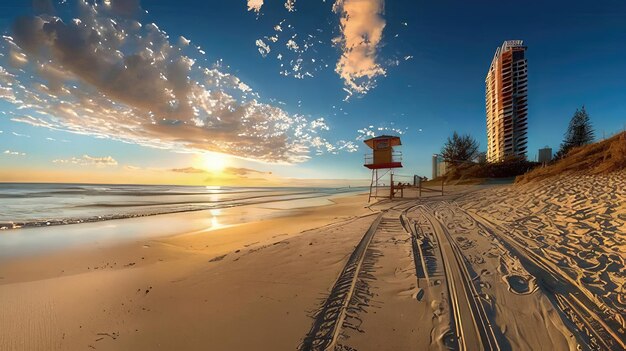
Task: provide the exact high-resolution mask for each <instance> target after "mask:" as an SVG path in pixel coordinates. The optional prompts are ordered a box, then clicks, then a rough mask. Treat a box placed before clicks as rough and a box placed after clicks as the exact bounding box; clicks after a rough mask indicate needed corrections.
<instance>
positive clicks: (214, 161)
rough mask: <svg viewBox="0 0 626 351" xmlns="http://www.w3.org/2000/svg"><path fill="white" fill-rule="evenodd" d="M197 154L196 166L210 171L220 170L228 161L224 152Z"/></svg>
mask: <svg viewBox="0 0 626 351" xmlns="http://www.w3.org/2000/svg"><path fill="white" fill-rule="evenodd" d="M198 156H199V157H198V161H197V162H198V167H199V168H202V169H204V170H207V171H210V172H221V171H222V170H223V169H224V168H226V166H227V163H228V162H227V156H226V155H224V154H218V153H214V152H207V153H205V154H201V155H198Z"/></svg>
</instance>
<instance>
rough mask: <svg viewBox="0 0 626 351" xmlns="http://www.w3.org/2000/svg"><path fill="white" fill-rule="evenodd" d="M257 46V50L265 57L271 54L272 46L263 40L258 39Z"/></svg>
mask: <svg viewBox="0 0 626 351" xmlns="http://www.w3.org/2000/svg"><path fill="white" fill-rule="evenodd" d="M256 46H257V48H258V50H259V53H260V54H261V56H263V57H265V56H267V54H269V53H270V51H271V49H270V46H269V45H267V44H265V42H264V41H263V40H261V39H257V41H256Z"/></svg>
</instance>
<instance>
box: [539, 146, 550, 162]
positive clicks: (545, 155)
mask: <svg viewBox="0 0 626 351" xmlns="http://www.w3.org/2000/svg"><path fill="white" fill-rule="evenodd" d="M537 161H538V162H539V163H542V164H546V163H549V162H550V161H552V148H550V147H547V146H546V147H544V148H543V149H539V158H538V160H537Z"/></svg>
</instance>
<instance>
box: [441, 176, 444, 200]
mask: <svg viewBox="0 0 626 351" xmlns="http://www.w3.org/2000/svg"><path fill="white" fill-rule="evenodd" d="M443 182H444V179H443V178H441V196H443Z"/></svg>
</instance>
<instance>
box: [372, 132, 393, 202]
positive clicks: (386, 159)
mask: <svg viewBox="0 0 626 351" xmlns="http://www.w3.org/2000/svg"><path fill="white" fill-rule="evenodd" d="M363 142H364V143H365V145H367V146H368V147H369V148H370V149H372V153H371V154H366V155H365V163H364V164H363V165H364V166H365V167H367V168H369V169H371V170H372V182H371V183H370V194H369V198H368V200H367V201H368V202H369V201H370V200H371V198H372V197H378V181H379V180H380V179H381V178H382V177H384V176H385V175H386V174H387V173H389V174H390V178H391V179H390V182H389V187H390V192H389V198H390V199H391V198H393V169H394V168H401V167H402V153H401V152H400V151H395V150H394V149H393V147H394V146H400V145H402V142H401V141H400V137H397V136H392V135H381V136H377V137H375V138H371V139H367V140H364V141H363ZM379 169H383V170H386V171H384V172H383V174H382V175H380V176H379V174H378V170H379ZM372 193H373V195H372Z"/></svg>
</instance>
